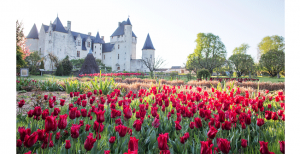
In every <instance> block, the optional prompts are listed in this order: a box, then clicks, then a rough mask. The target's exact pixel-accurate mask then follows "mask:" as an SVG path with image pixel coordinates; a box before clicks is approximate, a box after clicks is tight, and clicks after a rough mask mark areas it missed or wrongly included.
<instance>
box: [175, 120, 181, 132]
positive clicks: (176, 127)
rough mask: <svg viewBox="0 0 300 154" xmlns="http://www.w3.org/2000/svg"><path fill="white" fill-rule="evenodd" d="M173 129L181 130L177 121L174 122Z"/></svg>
mask: <svg viewBox="0 0 300 154" xmlns="http://www.w3.org/2000/svg"><path fill="white" fill-rule="evenodd" d="M175 129H176V130H181V125H180V122H179V121H175Z"/></svg>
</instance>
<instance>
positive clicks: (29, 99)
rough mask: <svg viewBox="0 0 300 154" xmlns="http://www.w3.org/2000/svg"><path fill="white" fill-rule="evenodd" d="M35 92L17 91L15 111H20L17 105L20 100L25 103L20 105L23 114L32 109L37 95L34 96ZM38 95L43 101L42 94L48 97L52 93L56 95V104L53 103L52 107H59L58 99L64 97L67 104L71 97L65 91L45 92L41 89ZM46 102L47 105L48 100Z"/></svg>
mask: <svg viewBox="0 0 300 154" xmlns="http://www.w3.org/2000/svg"><path fill="white" fill-rule="evenodd" d="M35 94H36V93H35V92H26V93H19V92H17V94H16V95H17V97H16V113H19V112H20V109H19V107H18V102H19V101H20V100H23V99H24V100H25V105H24V106H23V107H22V110H23V112H22V113H23V115H24V114H27V112H28V111H29V110H32V109H34V103H36V98H37V96H35ZM40 95H41V100H43V101H44V95H48V99H49V96H50V95H52V96H56V101H57V102H58V103H57V105H55V106H54V107H59V106H60V105H59V102H60V101H59V100H60V99H64V100H66V101H65V105H68V104H69V102H70V100H71V98H70V95H69V94H67V93H66V92H61V91H55V92H46V91H43V92H40ZM46 104H47V105H48V102H46Z"/></svg>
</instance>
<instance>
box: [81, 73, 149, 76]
mask: <svg viewBox="0 0 300 154" xmlns="http://www.w3.org/2000/svg"><path fill="white" fill-rule="evenodd" d="M100 74H101V76H110V77H111V76H133V75H134V76H144V74H142V73H94V74H79V75H78V76H80V77H84V76H90V77H94V76H100Z"/></svg>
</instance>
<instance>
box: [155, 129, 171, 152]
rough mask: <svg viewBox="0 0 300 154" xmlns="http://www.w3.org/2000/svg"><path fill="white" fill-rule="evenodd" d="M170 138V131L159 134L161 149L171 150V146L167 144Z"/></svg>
mask: <svg viewBox="0 0 300 154" xmlns="http://www.w3.org/2000/svg"><path fill="white" fill-rule="evenodd" d="M168 140H169V133H165V134H159V136H158V138H157V142H158V148H159V150H169V147H168V144H167V142H168Z"/></svg>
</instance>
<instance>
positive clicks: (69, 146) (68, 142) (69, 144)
mask: <svg viewBox="0 0 300 154" xmlns="http://www.w3.org/2000/svg"><path fill="white" fill-rule="evenodd" d="M65 148H66V149H70V148H71V142H70V140H66V145H65Z"/></svg>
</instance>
